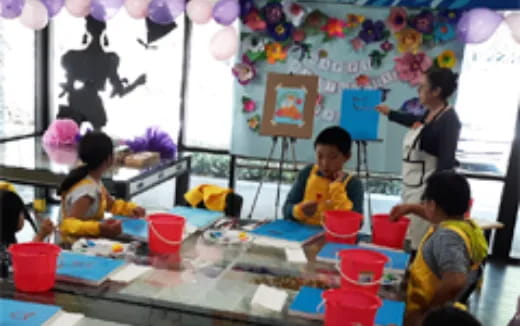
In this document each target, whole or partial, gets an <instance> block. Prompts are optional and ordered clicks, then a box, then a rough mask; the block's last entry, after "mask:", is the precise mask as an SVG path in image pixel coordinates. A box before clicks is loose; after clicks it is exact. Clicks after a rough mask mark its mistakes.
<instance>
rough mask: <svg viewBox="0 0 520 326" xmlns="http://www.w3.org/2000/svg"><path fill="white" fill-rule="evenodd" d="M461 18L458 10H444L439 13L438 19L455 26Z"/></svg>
mask: <svg viewBox="0 0 520 326" xmlns="http://www.w3.org/2000/svg"><path fill="white" fill-rule="evenodd" d="M461 16H462V14H461V12H460V10H452V9H444V10H441V12H440V13H439V19H440V20H441V21H443V22H446V23H448V24H451V25H457V24H458V22H459V20H460V17H461Z"/></svg>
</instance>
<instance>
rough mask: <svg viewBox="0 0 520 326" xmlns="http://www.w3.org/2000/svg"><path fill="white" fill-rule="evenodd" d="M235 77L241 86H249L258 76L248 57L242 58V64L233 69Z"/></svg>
mask: <svg viewBox="0 0 520 326" xmlns="http://www.w3.org/2000/svg"><path fill="white" fill-rule="evenodd" d="M232 72H233V75H234V76H235V77H236V78H237V80H238V82H239V83H240V85H247V84H249V83H250V82H251V81H252V80H253V79H254V78H255V76H256V68H255V65H254V63H253V62H251V60H249V57H248V56H247V55H245V54H244V55H243V56H242V62H239V63H237V64H235V66H234V67H233V69H232Z"/></svg>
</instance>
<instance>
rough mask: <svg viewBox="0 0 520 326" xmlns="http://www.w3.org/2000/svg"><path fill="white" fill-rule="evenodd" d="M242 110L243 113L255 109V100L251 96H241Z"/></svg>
mask: <svg viewBox="0 0 520 326" xmlns="http://www.w3.org/2000/svg"><path fill="white" fill-rule="evenodd" d="M242 111H243V112H244V113H251V112H254V111H256V102H255V101H254V100H253V99H252V98H249V97H247V96H242Z"/></svg>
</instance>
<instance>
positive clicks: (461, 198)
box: [423, 170, 471, 216]
mask: <svg viewBox="0 0 520 326" xmlns="http://www.w3.org/2000/svg"><path fill="white" fill-rule="evenodd" d="M470 198H471V190H470V187H469V183H468V180H466V177H464V176H463V175H462V174H458V173H455V172H453V171H448V170H446V171H441V172H435V173H434V174H432V175H431V176H430V177H429V178H428V182H427V184H426V189H425V190H424V194H423V199H424V200H432V201H434V202H435V204H437V206H439V207H440V208H441V209H442V210H443V211H444V212H445V213H446V214H447V215H449V216H457V215H464V213H466V211H467V210H468V208H469V201H470Z"/></svg>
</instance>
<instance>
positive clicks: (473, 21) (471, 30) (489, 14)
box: [457, 8, 520, 44]
mask: <svg viewBox="0 0 520 326" xmlns="http://www.w3.org/2000/svg"><path fill="white" fill-rule="evenodd" d="M503 21H505V22H506V24H507V25H508V26H509V28H510V30H511V34H512V36H513V38H514V39H515V41H517V42H518V43H520V14H517V13H515V14H510V15H508V16H507V17H505V18H504V16H503V15H502V14H500V13H498V12H495V11H493V10H490V9H485V8H476V9H472V10H470V11H467V12H465V13H464V14H463V15H462V17H461V19H460V21H459V23H458V25H457V36H458V39H459V40H461V41H462V42H464V43H468V44H478V43H483V42H485V41H487V40H489V38H491V36H493V34H494V33H495V31H496V30H497V28H498V27H499V26H500V24H502V22H503Z"/></svg>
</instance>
